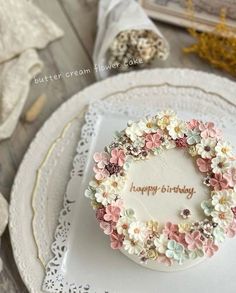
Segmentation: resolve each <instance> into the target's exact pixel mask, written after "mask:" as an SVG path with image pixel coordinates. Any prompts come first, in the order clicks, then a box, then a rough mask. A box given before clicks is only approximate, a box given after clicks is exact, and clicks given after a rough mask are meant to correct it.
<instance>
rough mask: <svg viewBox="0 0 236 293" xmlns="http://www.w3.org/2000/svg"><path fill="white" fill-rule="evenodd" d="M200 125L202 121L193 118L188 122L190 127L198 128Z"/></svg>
mask: <svg viewBox="0 0 236 293" xmlns="http://www.w3.org/2000/svg"><path fill="white" fill-rule="evenodd" d="M199 125H200V121H198V120H195V119H192V120H190V121H189V122H188V129H191V130H193V129H195V128H198V127H199Z"/></svg>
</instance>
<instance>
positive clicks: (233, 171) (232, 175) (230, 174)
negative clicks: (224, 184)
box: [224, 167, 236, 187]
mask: <svg viewBox="0 0 236 293" xmlns="http://www.w3.org/2000/svg"><path fill="white" fill-rule="evenodd" d="M224 178H225V179H227V181H228V183H229V186H230V187H234V186H235V185H236V168H235V167H232V168H229V169H228V170H227V171H226V173H225V174H224Z"/></svg>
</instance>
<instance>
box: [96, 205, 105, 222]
mask: <svg viewBox="0 0 236 293" xmlns="http://www.w3.org/2000/svg"><path fill="white" fill-rule="evenodd" d="M105 213H106V210H105V208H99V209H97V210H96V218H97V220H98V221H103V220H104V215H105Z"/></svg>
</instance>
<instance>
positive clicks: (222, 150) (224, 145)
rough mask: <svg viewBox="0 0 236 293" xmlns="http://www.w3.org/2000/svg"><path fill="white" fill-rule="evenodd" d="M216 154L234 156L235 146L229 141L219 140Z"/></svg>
mask: <svg viewBox="0 0 236 293" xmlns="http://www.w3.org/2000/svg"><path fill="white" fill-rule="evenodd" d="M215 150H216V154H217V156H219V157H232V156H233V152H232V151H233V148H232V146H231V145H230V143H229V142H226V141H219V142H218V143H217V146H216V148H215Z"/></svg>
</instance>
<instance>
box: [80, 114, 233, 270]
mask: <svg viewBox="0 0 236 293" xmlns="http://www.w3.org/2000/svg"><path fill="white" fill-rule="evenodd" d="M94 160H95V166H94V168H93V170H94V173H95V177H94V179H93V180H92V181H91V182H90V183H89V186H88V188H87V190H86V192H85V196H86V197H88V198H89V199H90V200H91V204H92V207H93V208H94V209H95V211H96V218H97V220H98V222H99V225H100V227H101V229H102V230H103V231H104V233H105V234H106V235H108V236H109V238H110V243H111V244H110V245H111V248H113V249H119V250H120V251H121V252H122V253H123V254H125V255H126V256H128V257H129V258H130V259H131V260H133V261H135V262H136V263H139V264H141V265H144V266H146V267H147V268H150V269H154V270H160V271H176V270H182V269H186V268H189V267H191V266H193V265H195V264H197V263H199V262H201V261H202V260H205V259H206V258H207V257H212V256H213V255H215V253H217V251H218V250H219V246H220V245H221V243H222V242H224V240H225V239H226V238H227V237H228V238H232V237H234V236H235V235H236V192H235V191H236V158H235V157H234V156H233V151H232V146H231V145H230V143H228V142H227V141H225V140H224V139H223V136H222V133H221V131H220V130H219V129H217V128H216V127H215V125H214V123H212V122H202V121H198V120H194V119H193V120H190V121H182V120H180V119H179V118H178V117H177V115H176V114H175V113H174V112H173V111H171V110H167V111H163V112H160V113H158V114H157V115H156V116H154V117H145V118H143V119H141V120H139V121H137V122H129V123H128V125H127V128H126V129H125V130H123V131H121V132H119V133H117V134H116V136H115V137H114V140H113V141H112V142H111V143H110V145H108V146H106V147H105V149H104V151H103V152H100V153H95V154H94Z"/></svg>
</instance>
